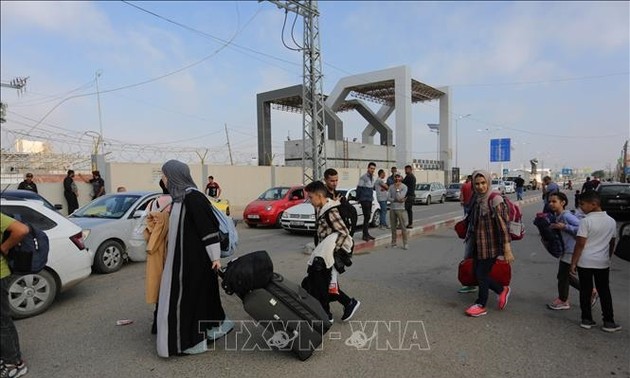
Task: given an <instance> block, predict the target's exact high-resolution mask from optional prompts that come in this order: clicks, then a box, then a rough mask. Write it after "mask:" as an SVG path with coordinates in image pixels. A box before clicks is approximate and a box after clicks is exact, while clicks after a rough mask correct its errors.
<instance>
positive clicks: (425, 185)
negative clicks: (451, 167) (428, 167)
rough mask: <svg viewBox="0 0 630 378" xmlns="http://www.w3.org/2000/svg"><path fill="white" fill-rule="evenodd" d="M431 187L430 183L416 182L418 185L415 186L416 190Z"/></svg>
mask: <svg viewBox="0 0 630 378" xmlns="http://www.w3.org/2000/svg"><path fill="white" fill-rule="evenodd" d="M430 189H431V185H429V184H418V186H416V190H430Z"/></svg>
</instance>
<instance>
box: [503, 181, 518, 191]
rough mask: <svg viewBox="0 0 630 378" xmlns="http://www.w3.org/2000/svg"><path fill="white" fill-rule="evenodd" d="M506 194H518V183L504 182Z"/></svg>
mask: <svg viewBox="0 0 630 378" xmlns="http://www.w3.org/2000/svg"><path fill="white" fill-rule="evenodd" d="M503 184H504V185H505V194H512V193H516V183H515V182H514V181H504V182H503Z"/></svg>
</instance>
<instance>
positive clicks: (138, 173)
mask: <svg viewBox="0 0 630 378" xmlns="http://www.w3.org/2000/svg"><path fill="white" fill-rule="evenodd" d="M161 166H162V164H141V163H107V172H108V176H109V178H108V179H106V182H105V191H106V192H107V193H113V192H115V191H116V188H118V187H119V186H124V187H125V188H126V189H127V190H128V191H132V190H154V191H156V192H157V191H160V187H159V185H158V182H159V181H160V177H161V176H162V172H161ZM335 169H336V170H337V172H338V173H339V187H340V188H351V187H354V186H356V185H357V182H358V181H359V177H360V176H361V175H362V174H364V173H365V172H366V169H367V163H364V164H362V166H361V167H359V168H356V167H355V168H335ZM379 169H384V170H385V172H387V175H389V173H390V167H383V166H379V165H378V164H377V171H378V170H379ZM190 171H191V175H192V176H193V179H194V180H195V183H196V184H197V186H198V187H199V188H200V189H203V188H205V186H206V183H207V176H214V179H215V181H217V182H218V183H219V185H221V189H222V194H221V197H222V198H226V199H228V200H230V204H231V206H232V208H234V210H235V214H236V216H237V217H240V214H239V213H238V211H242V209H243V208H244V207H245V205H247V203H249V202H250V201H251V200H253V199H254V198H256V197H258V196H259V195H260V194H261V193H262V192H264V191H265V190H266V189H268V188H270V187H272V186H281V185H287V186H289V185H300V184H301V183H302V168H301V167H276V166H247V165H238V166H230V165H207V166H206V167H205V169H204V167H202V166H201V165H199V164H196V165H194V164H192V165H190ZM202 172H207V175H206V174H205V173H203V174H202ZM399 172H403V167H399ZM414 174H415V175H416V180H417V182H418V183H422V182H433V181H437V182H443V180H444V176H443V172H442V171H415V172H414ZM64 176H65V175H59V176H58V177H56V178H55V180H58V181H57V182H37V179H38V177H37V176H35V182H36V183H37V188H38V190H39V193H40V194H41V195H42V196H43V197H45V198H46V199H47V200H49V201H50V202H52V203H53V204H62V205H63V208H64V210H62V213H63V214H66V209H67V207H68V204H67V203H66V200H65V198H64V196H63V183H62V181H63V178H64ZM88 178H91V175H90V176H89V177H85V180H87V179H88ZM75 183H76V184H77V186H78V188H79V206H83V205H85V204H86V203H88V202H90V200H91V197H90V193H91V191H92V187H91V186H90V184H88V183H85V182H83V180H82V179H81V176H79V174H77V177H75ZM17 185H18V184H17V183H15V180H8V179H7V180H3V179H2V177H0V186H1V188H2V189H4V188H5V187H8V188H9V189H16V188H17Z"/></svg>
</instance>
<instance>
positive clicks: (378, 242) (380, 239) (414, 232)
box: [304, 195, 542, 255]
mask: <svg viewBox="0 0 630 378" xmlns="http://www.w3.org/2000/svg"><path fill="white" fill-rule="evenodd" d="M541 202H542V200H541V199H540V196H539V195H535V196H530V197H528V198H525V199H523V200H522V201H515V203H518V204H519V205H520V206H521V207H524V206H527V205H531V204H534V203H541ZM541 206H542V205H541ZM462 212H463V211H462V210H459V211H454V212H450V213H446V214H440V215H438V216H433V217H429V218H424V219H419V220H417V221H414V222H413V228H411V229H408V230H407V232H408V235H409V237H410V238H411V237H417V236H422V235H426V234H429V233H432V232H435V231H436V230H438V229H441V228H444V227H450V228H452V227H453V226H454V225H455V223H457V222H458V221H459V220H460V219H462V218H463V214H462ZM385 231H386V232H385ZM374 233H375V234H376V235H374V237H375V238H376V239H374V240H370V241H364V240H361V239H359V240H357V238H358V236H357V235H355V240H354V243H355V244H354V254H355V255H360V254H364V253H369V252H370V251H371V250H372V249H374V248H376V247H380V246H383V245H389V243H390V241H391V240H392V236H391V230H379V229H375V232H374ZM453 237H455V231H453ZM398 239H399V240H401V239H402V236H401V232H400V230H398ZM304 253H306V254H310V248H309V247H308V246H307V247H305V248H304Z"/></svg>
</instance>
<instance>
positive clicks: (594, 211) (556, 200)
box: [459, 170, 621, 332]
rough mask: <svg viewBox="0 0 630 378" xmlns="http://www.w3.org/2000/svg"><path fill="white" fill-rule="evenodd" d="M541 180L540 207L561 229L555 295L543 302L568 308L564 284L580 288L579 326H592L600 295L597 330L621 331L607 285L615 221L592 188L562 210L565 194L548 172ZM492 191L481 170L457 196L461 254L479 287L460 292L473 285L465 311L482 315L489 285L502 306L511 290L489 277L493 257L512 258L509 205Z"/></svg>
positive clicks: (489, 178)
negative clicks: (463, 220)
mask: <svg viewBox="0 0 630 378" xmlns="http://www.w3.org/2000/svg"><path fill="white" fill-rule="evenodd" d="M543 184H544V186H543V200H544V207H543V211H544V212H548V213H551V214H552V215H553V218H552V219H553V222H552V223H551V228H552V229H554V230H556V231H557V232H560V234H561V237H562V243H563V253H562V255H561V256H560V258H559V265H558V273H557V277H556V278H557V290H558V296H557V298H556V299H554V300H553V301H552V302H551V303H549V304H548V305H547V307H548V308H549V309H551V310H568V309H570V305H569V301H568V296H569V287H570V286H572V287H574V288H576V289H578V290H579V292H580V295H579V298H580V310H581V322H580V326H581V327H582V328H585V329H591V328H592V327H593V326H595V325H596V322H595V321H594V320H593V316H592V307H593V306H594V305H595V303H596V302H597V299H598V298H599V300H600V303H601V309H602V320H603V325H602V330H603V331H606V332H616V331H618V330H620V329H621V326H619V325H618V324H617V323H616V322H615V320H614V312H613V305H612V296H611V293H610V285H609V274H610V259H611V256H612V254H613V250H614V247H615V232H616V222H615V220H614V219H613V218H611V217H610V216H608V214H606V212H604V211H603V210H602V208H601V200H600V197H599V194H598V193H597V192H596V191H594V190H587V191H585V192H583V193H582V194H581V195H580V197H579V207H578V209H577V210H576V211H575V213H573V212H571V211H569V210H567V209H566V206H567V204H568V198H567V196H566V195H565V194H564V193H562V192H561V191H560V188H559V186H558V185H557V184H555V183H554V182H553V181H552V180H551V178H550V177H548V176H547V177H545V178H544V179H543ZM471 189H472V190H471ZM491 193H492V189H491V177H490V173H489V172H486V171H482V170H480V171H475V172H473V174H472V175H471V176H468V178H467V180H466V183H465V184H464V185H463V187H462V190H461V197H460V201H461V203H462V206H463V207H464V213H465V214H466V217H467V220H468V229H467V232H466V238H465V239H464V243H465V248H464V249H465V252H464V257H465V258H472V259H473V269H474V273H475V276H476V278H477V281H478V283H479V287H478V289H477V288H474V287H467V286H465V287H462V288H461V289H460V290H459V292H460V293H470V292H475V291H477V290H478V292H479V294H478V296H477V299H476V300H475V302H474V303H473V305H472V306H470V307H468V309H466V311H465V313H466V315H468V316H472V317H478V316H482V315H485V314H487V307H486V305H487V301H488V292H489V290H492V291H494V292H495V293H496V294H497V307H498V309H499V310H503V309H505V307H506V305H507V303H508V299H509V296H510V293H511V288H510V287H509V286H501V285H499V284H498V283H497V282H495V281H494V280H493V279H492V278H491V277H490V276H489V273H490V271H491V270H492V267H493V265H494V264H495V263H496V260H497V259H498V258H502V259H504V260H506V261H507V262H508V263H512V262H513V261H514V256H513V254H512V246H511V238H510V235H509V232H508V225H509V214H508V207H507V206H506V203H505V200H504V199H503V196H501V195H492V194H491ZM593 282H594V285H593ZM593 286H595V288H594V287H593Z"/></svg>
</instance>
